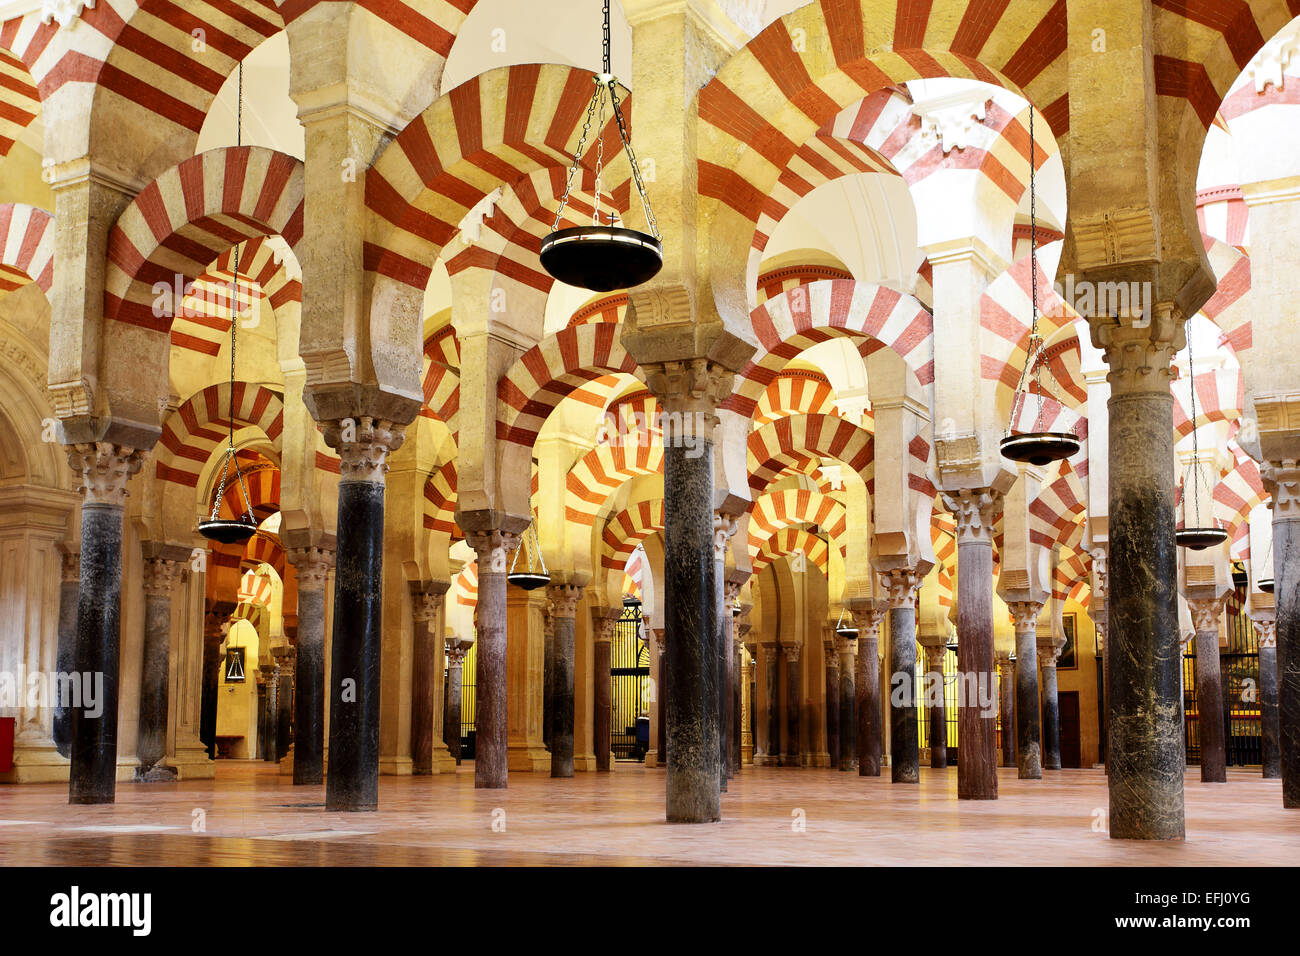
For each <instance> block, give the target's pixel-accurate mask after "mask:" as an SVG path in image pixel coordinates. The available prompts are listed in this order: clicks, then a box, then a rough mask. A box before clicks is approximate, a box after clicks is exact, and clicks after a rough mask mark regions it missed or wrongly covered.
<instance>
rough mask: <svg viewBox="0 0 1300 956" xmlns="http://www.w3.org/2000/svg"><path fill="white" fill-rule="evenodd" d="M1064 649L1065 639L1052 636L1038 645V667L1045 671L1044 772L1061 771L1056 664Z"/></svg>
mask: <svg viewBox="0 0 1300 956" xmlns="http://www.w3.org/2000/svg"><path fill="white" fill-rule="evenodd" d="M1058 641H1059V642H1060V643H1057V642H1058ZM1064 648H1065V639H1064V638H1057V637H1055V636H1054V635H1051V634H1048V635H1046V637H1045V638H1044V639H1043V640H1042V641H1041V642H1040V643H1039V645H1038V665H1039V667H1041V668H1042V671H1043V769H1044V770H1060V769H1061V708H1060V698H1059V696H1058V695H1057V692H1056V662H1057V660H1058V659H1059V658H1060V656H1061V651H1062V650H1064Z"/></svg>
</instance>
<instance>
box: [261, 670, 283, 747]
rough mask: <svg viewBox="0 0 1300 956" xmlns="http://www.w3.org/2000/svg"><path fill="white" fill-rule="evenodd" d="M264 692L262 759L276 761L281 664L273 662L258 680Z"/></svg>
mask: <svg viewBox="0 0 1300 956" xmlns="http://www.w3.org/2000/svg"><path fill="white" fill-rule="evenodd" d="M258 689H259V690H260V691H261V693H262V759H263V760H264V761H266V762H267V763H275V762H276V761H277V760H279V759H280V756H279V753H280V737H279V731H280V720H279V715H280V666H279V664H276V663H273V664H271V666H270V667H268V668H267V669H266V670H265V671H263V672H262V679H261V680H260V681H258Z"/></svg>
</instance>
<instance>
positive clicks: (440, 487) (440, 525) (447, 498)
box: [424, 458, 465, 541]
mask: <svg viewBox="0 0 1300 956" xmlns="http://www.w3.org/2000/svg"><path fill="white" fill-rule="evenodd" d="M424 527H425V529H426V530H428V531H433V532H435V533H437V534H445V535H446V536H447V540H448V541H456V540H458V539H460V538H463V537H464V536H465V535H464V534H463V533H461V530H460V526H459V525H458V524H456V459H455V458H452V459H450V460H449V461H446V462H443V464H442V465H441V467H439V468H438V469H437V470H436V471H434V472H432V473H431V474H430V475H429V479H428V481H426V482H425V483H424Z"/></svg>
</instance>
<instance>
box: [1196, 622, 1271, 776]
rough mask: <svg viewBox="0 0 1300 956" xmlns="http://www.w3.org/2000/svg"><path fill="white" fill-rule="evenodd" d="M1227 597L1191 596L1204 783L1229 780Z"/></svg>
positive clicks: (1197, 705)
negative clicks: (1223, 661)
mask: <svg viewBox="0 0 1300 956" xmlns="http://www.w3.org/2000/svg"><path fill="white" fill-rule="evenodd" d="M1223 601H1224V599H1223V598H1221V597H1217V598H1207V599H1200V598H1196V599H1193V598H1190V597H1189V598H1188V600H1187V606H1188V608H1189V609H1190V610H1191V612H1192V623H1193V625H1194V626H1195V628H1196V637H1195V638H1194V640H1195V641H1196V710H1197V713H1198V715H1199V720H1198V721H1197V724H1198V727H1197V729H1198V731H1199V733H1200V739H1201V783H1227V782H1228V754H1227V739H1226V736H1227V734H1226V729H1225V728H1224V726H1223V674H1222V671H1221V669H1220V667H1219V618H1220V617H1221V616H1222V614H1223ZM1261 664H1262V660H1261Z"/></svg>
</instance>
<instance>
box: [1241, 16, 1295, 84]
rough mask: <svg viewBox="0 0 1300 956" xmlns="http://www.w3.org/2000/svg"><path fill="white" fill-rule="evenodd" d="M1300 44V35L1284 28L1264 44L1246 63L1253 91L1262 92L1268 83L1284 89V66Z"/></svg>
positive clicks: (1288, 63)
mask: <svg viewBox="0 0 1300 956" xmlns="http://www.w3.org/2000/svg"><path fill="white" fill-rule="evenodd" d="M1298 45H1300V36H1298V35H1297V34H1296V32H1295V31H1294V30H1287V29H1284V30H1283V31H1282V32H1281V33H1279V34H1277V35H1275V36H1274V37H1273V38H1272V39H1271V40H1269V41H1268V42H1267V43H1265V44H1264V46H1263V48H1262V49H1260V51H1259V52H1258V53H1256V54H1255V55H1254V57H1252V58H1251V61H1250V62H1249V63H1248V64H1246V72H1247V73H1248V74H1249V75H1250V78H1251V79H1252V80H1254V81H1255V92H1256V93H1263V92H1264V91H1265V90H1266V89H1267V88H1268V87H1269V86H1270V85H1272V86H1275V87H1277V88H1278V89H1279V90H1282V89H1285V86H1284V84H1285V82H1286V80H1285V77H1286V68H1287V67H1288V66H1289V65H1290V63H1291V58H1292V57H1293V56H1294V55H1295V53H1296V49H1297V46H1298Z"/></svg>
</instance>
